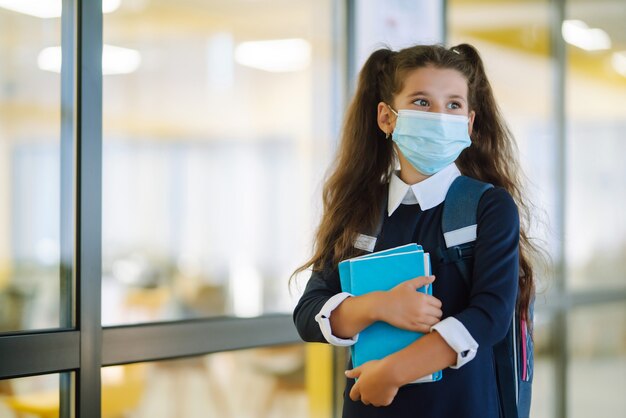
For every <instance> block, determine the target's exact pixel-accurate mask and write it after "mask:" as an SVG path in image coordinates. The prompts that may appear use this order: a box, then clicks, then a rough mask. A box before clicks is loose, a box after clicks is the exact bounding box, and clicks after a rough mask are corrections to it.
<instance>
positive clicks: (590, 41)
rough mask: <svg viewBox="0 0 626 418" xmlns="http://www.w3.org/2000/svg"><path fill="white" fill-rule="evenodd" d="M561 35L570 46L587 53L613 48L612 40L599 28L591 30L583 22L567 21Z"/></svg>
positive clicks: (562, 27)
mask: <svg viewBox="0 0 626 418" xmlns="http://www.w3.org/2000/svg"><path fill="white" fill-rule="evenodd" d="M561 34H562V35H563V39H565V42H567V43H568V44H571V45H574V46H577V47H578V48H582V49H584V50H586V51H599V50H603V49H610V48H611V38H610V37H609V35H608V34H607V33H606V32H605V31H603V30H602V29H599V28H590V27H589V26H587V24H586V23H585V22H583V21H582V20H565V21H564V22H563V25H562V26H561Z"/></svg>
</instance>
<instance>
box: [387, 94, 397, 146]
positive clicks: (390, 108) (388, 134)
mask: <svg viewBox="0 0 626 418" xmlns="http://www.w3.org/2000/svg"><path fill="white" fill-rule="evenodd" d="M385 104H386V105H387V107H388V108H389V110H391V112H392V113H393V114H394V115H396V118H397V117H398V112H396V111H395V110H393V108H392V107H391V106H389V105H388V104H387V103H385ZM392 133H393V131H392V132H385V139H389V137H390V136H391V134H392Z"/></svg>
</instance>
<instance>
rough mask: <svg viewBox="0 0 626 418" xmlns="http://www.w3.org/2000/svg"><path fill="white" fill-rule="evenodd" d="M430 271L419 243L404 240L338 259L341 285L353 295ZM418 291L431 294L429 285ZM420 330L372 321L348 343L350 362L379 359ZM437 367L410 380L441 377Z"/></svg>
mask: <svg viewBox="0 0 626 418" xmlns="http://www.w3.org/2000/svg"><path fill="white" fill-rule="evenodd" d="M427 275H430V257H429V254H428V253H425V252H424V250H423V249H422V247H421V246H420V245H417V244H408V245H403V246H400V247H395V248H391V249H389V250H385V251H379V252H376V253H371V254H367V255H364V256H361V257H356V258H351V259H349V260H344V261H342V262H341V263H339V278H340V281H341V289H342V291H344V292H349V293H351V294H353V295H355V296H360V295H364V294H366V293H369V292H373V291H377V290H390V289H392V288H393V287H395V286H396V285H398V284H400V283H402V282H404V281H406V280H410V279H413V278H415V277H418V276H427ZM418 291H419V292H423V293H427V294H429V295H430V294H432V286H424V287H422V288H420V289H418ZM422 335H423V334H422V333H419V332H415V331H408V330H403V329H400V328H396V327H394V326H392V325H389V324H387V323H386V322H375V323H373V324H372V325H370V326H369V327H367V328H366V329H364V330H363V331H361V333H360V334H359V340H358V341H357V342H356V344H354V345H353V346H352V347H351V351H352V364H353V365H354V367H358V366H360V365H361V364H363V363H365V362H368V361H370V360H380V359H382V358H384V357H386V356H388V355H389V354H392V353H395V352H396V351H399V350H401V349H403V348H404V347H406V346H408V345H410V344H411V343H413V342H414V341H415V340H417V339H418V338H420V337H421V336H422ZM441 376H442V372H441V371H438V372H436V373H433V374H432V375H428V376H426V377H423V378H421V379H418V380H416V381H414V382H412V383H426V382H435V381H438V380H441Z"/></svg>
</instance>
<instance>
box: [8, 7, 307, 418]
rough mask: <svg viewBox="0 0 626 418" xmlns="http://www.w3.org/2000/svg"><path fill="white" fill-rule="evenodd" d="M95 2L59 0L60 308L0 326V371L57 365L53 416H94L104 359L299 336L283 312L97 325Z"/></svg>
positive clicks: (111, 361) (98, 12)
mask: <svg viewBox="0 0 626 418" xmlns="http://www.w3.org/2000/svg"><path fill="white" fill-rule="evenodd" d="M102 24H103V22H102V3H101V1H91V0H63V14H62V17H61V33H62V39H61V44H62V54H63V67H62V72H61V147H60V149H61V218H60V220H59V221H60V225H61V245H60V246H61V257H60V264H61V267H60V270H59V274H60V277H61V279H60V287H61V300H60V306H61V309H60V310H61V315H60V324H59V328H58V329H54V330H39V331H26V332H23V331H17V332H11V333H5V334H0V359H1V361H0V379H11V378H19V377H27V376H34V375H43V374H50V373H60V416H61V417H63V418H69V417H73V416H77V417H90V418H98V417H100V416H101V382H100V370H101V368H102V367H104V366H111V365H116V364H126V363H133V362H145V361H156V360H168V359H176V358H181V357H189V356H198V355H203V354H209V353H213V352H218V351H226V350H236V349H243V348H252V347H262V346H270V345H278V344H287V343H296V342H300V338H299V337H298V335H297V333H296V331H295V328H294V326H293V322H292V319H291V315H289V314H275V315H263V316H260V317H256V318H231V317H228V318H205V319H196V320H184V321H172V322H160V323H148V324H137V325H128V326H119V327H105V328H103V327H102V325H101V270H102V269H101V262H102V261H101V239H102V231H101V228H102V226H101V224H102V70H101V68H102V66H101V64H102V63H101V57H102V45H103V39H102Z"/></svg>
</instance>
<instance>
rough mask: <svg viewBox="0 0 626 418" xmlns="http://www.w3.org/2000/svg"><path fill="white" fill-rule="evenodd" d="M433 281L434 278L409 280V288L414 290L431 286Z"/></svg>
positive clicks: (424, 277) (425, 277) (423, 277)
mask: <svg viewBox="0 0 626 418" xmlns="http://www.w3.org/2000/svg"><path fill="white" fill-rule="evenodd" d="M434 281H435V276H419V277H416V278H414V279H411V280H409V283H410V284H411V287H414V288H415V289H416V290H417V289H419V288H420V287H423V286H426V285H427V284H431V283H432V282H434Z"/></svg>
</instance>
